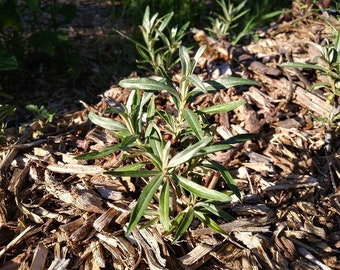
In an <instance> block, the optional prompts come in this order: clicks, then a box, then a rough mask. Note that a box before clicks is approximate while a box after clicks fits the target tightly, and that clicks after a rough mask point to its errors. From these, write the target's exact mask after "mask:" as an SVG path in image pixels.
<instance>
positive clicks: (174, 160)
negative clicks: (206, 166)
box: [168, 137, 213, 168]
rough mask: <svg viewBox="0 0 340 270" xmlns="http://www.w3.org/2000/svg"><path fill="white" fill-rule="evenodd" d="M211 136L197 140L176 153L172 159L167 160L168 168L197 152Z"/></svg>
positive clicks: (208, 141)
mask: <svg viewBox="0 0 340 270" xmlns="http://www.w3.org/2000/svg"><path fill="white" fill-rule="evenodd" d="M212 139H213V138H212V137H206V138H203V139H202V140H200V141H199V142H197V143H195V144H193V145H191V146H189V147H187V148H186V149H184V150H183V151H181V152H179V153H178V154H176V155H175V156H174V157H172V159H171V160H170V161H169V164H168V166H169V168H172V167H176V166H178V165H180V164H182V163H184V162H186V161H188V160H189V159H191V158H192V157H194V156H195V155H196V153H197V152H199V151H200V150H201V149H202V148H203V147H205V146H206V145H208V144H209V143H210V142H211V141H212Z"/></svg>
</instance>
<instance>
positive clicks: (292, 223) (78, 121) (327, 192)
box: [0, 19, 340, 270]
mask: <svg viewBox="0 0 340 270" xmlns="http://www.w3.org/2000/svg"><path fill="white" fill-rule="evenodd" d="M258 35H259V40H258V41H257V42H256V43H252V44H250V45H248V46H244V47H237V46H232V45H231V44H229V43H227V42H217V41H214V40H212V39H211V38H210V37H208V36H206V34H205V33H204V32H201V31H197V32H195V38H196V40H197V41H198V43H199V44H201V45H202V44H205V45H208V50H207V52H206V53H205V55H204V57H203V58H202V61H201V62H200V64H199V65H200V69H199V70H198V72H199V73H200V75H201V76H202V77H204V78H217V77H219V76H228V75H230V74H232V75H234V76H242V77H244V78H250V79H253V80H255V81H257V82H258V83H259V85H260V86H259V87H249V88H248V87H247V88H243V87H241V88H232V89H226V90H224V91H220V92H218V93H216V94H214V95H213V94H208V95H206V96H204V97H202V98H201V99H199V100H197V101H196V102H195V103H194V104H192V106H193V107H204V106H207V105H211V104H214V103H223V102H228V101H230V100H236V99H240V98H243V99H244V100H246V101H247V104H246V105H244V106H242V107H240V108H238V109H237V110H235V111H234V112H233V113H229V114H221V115H218V116H217V117H216V119H215V122H216V124H217V125H218V126H219V129H218V131H219V132H220V134H223V132H229V133H231V134H240V133H258V137H257V138H256V139H253V140H251V141H248V142H246V143H244V144H240V145H237V146H236V147H235V149H234V150H232V151H230V152H227V153H225V154H223V155H219V156H217V157H216V159H217V160H218V161H219V162H221V163H222V164H224V165H225V166H227V167H228V169H229V170H230V172H231V173H232V174H233V175H234V177H235V181H236V182H237V184H238V186H239V188H240V191H241V192H242V194H243V202H242V203H240V202H237V201H235V202H232V203H231V204H230V205H227V206H225V208H226V209H227V210H228V212H229V213H230V214H232V215H233V216H234V217H235V218H236V219H235V220H234V221H232V222H229V223H225V222H224V221H222V220H219V223H220V225H221V227H222V228H223V229H224V230H225V231H227V232H228V233H229V235H228V237H222V236H221V235H217V234H215V233H214V232H213V231H212V230H211V229H209V228H206V227H204V226H203V225H202V224H200V223H198V222H194V223H193V225H192V226H191V228H190V230H189V231H188V232H187V233H186V234H185V236H184V238H183V239H181V241H179V242H178V243H177V244H172V243H171V241H170V239H168V238H167V237H164V236H163V235H162V231H161V229H160V228H159V227H157V226H152V227H148V228H146V229H138V228H137V229H135V230H134V231H133V233H132V235H131V236H130V237H125V235H124V232H125V229H126V224H127V222H128V220H129V215H130V212H129V209H130V208H131V207H133V205H134V202H135V199H136V198H138V195H139V193H140V188H141V187H140V185H141V184H140V183H138V182H137V181H135V179H129V178H113V177H110V176H109V175H105V174H103V172H104V171H105V170H108V169H112V168H116V167H119V166H120V164H121V163H122V157H121V156H120V155H114V154H113V155H110V156H109V157H106V158H101V159H98V160H95V161H91V162H85V161H78V160H75V159H74V157H76V156H77V155H79V154H81V153H86V152H90V151H93V150H99V149H101V148H103V147H104V146H107V145H111V144H114V143H115V142H116V138H115V137H114V136H112V134H111V133H110V132H109V131H107V130H103V129H101V128H98V127H95V126H93V125H92V124H91V122H90V121H89V120H88V118H87V115H88V112H89V111H93V112H95V113H98V114H102V112H103V110H104V109H105V108H107V106H108V105H107V103H106V100H107V99H108V98H111V99H115V100H116V101H118V102H125V100H126V97H127V95H128V94H129V90H125V89H121V88H120V87H118V86H112V87H111V88H110V89H109V90H108V91H106V92H105V93H104V94H103V98H102V101H101V102H99V103H98V104H96V105H88V104H85V103H83V105H84V110H81V111H78V112H74V113H70V114H62V115H57V116H56V117H55V119H54V122H53V123H50V124H45V123H43V122H40V121H36V122H33V123H32V124H31V125H29V126H27V127H25V128H24V129H23V130H14V129H12V130H7V137H6V139H7V141H6V142H4V143H2V145H1V148H0V170H1V176H0V177H1V178H0V259H1V260H0V269H100V268H102V269H324V270H326V269H340V259H339V258H340V190H339V187H340V171H339V168H340V161H339V155H340V152H339V149H340V148H339V146H340V145H339V141H337V138H336V137H335V138H334V140H333V141H331V142H326V141H325V133H326V130H325V128H324V126H323V125H320V123H318V122H317V121H316V120H315V118H314V115H316V116H323V115H327V114H329V113H330V111H331V110H332V107H331V105H328V104H327V103H326V102H325V96H324V95H323V93H322V92H321V93H318V92H307V91H306V88H307V87H308V85H310V83H312V82H313V80H315V79H316V78H315V74H313V73H311V72H309V73H308V72H307V71H304V72H302V71H298V70H286V69H285V70H283V69H281V68H280V67H279V64H281V63H283V62H286V61H290V59H293V60H294V61H303V62H305V61H310V60H312V59H314V57H315V56H316V55H315V53H316V52H315V50H313V49H312V47H311V46H308V45H307V44H306V43H304V42H303V41H307V40H309V41H313V42H317V43H322V42H323V41H324V40H325V38H328V39H329V38H330V33H329V29H328V27H327V24H326V23H325V22H324V21H323V20H313V24H312V25H311V24H309V23H308V21H307V20H303V19H301V20H294V21H289V22H282V23H280V24H278V25H275V26H274V27H272V28H270V29H268V30H267V31H266V32H259V33H258ZM174 80H176V75H174ZM159 98H160V99H161V98H164V97H159ZM163 104H167V102H163ZM164 106H166V105H164ZM325 146H327V147H325ZM327 149H328V150H327ZM217 186H218V185H217Z"/></svg>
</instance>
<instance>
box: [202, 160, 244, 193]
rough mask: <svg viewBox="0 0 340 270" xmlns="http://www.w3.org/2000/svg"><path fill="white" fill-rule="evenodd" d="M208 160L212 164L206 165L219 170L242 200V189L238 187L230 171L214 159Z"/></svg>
mask: <svg viewBox="0 0 340 270" xmlns="http://www.w3.org/2000/svg"><path fill="white" fill-rule="evenodd" d="M207 161H208V163H210V165H209V164H204V166H205V167H208V168H210V169H213V170H217V171H218V172H219V173H220V174H221V176H222V177H223V179H224V181H225V182H226V183H227V185H228V186H229V188H230V189H231V191H232V192H233V193H234V194H235V195H236V196H237V197H238V198H239V199H240V200H241V194H240V191H239V190H238V187H237V186H236V184H235V182H234V179H233V177H232V176H231V174H230V172H229V171H228V170H227V169H226V167H224V166H223V165H221V164H220V163H218V162H217V161H215V160H212V159H208V160H207Z"/></svg>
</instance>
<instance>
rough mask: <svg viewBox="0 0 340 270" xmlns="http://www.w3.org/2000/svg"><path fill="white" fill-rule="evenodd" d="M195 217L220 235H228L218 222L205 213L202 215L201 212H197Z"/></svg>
mask: <svg viewBox="0 0 340 270" xmlns="http://www.w3.org/2000/svg"><path fill="white" fill-rule="evenodd" d="M195 215H196V216H197V217H198V218H199V219H200V220H201V221H202V222H203V223H204V224H205V225H207V226H208V227H209V228H211V229H212V230H213V231H215V232H217V233H220V234H222V235H228V234H227V233H226V232H225V231H224V230H223V229H222V228H221V227H220V226H219V225H218V224H217V222H216V221H214V220H213V219H212V218H210V217H209V216H208V215H206V214H205V213H202V212H200V211H197V210H196V211H195Z"/></svg>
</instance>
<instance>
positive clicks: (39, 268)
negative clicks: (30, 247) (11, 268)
mask: <svg viewBox="0 0 340 270" xmlns="http://www.w3.org/2000/svg"><path fill="white" fill-rule="evenodd" d="M47 255H48V249H47V248H46V246H45V245H44V244H42V243H39V244H38V245H37V247H36V249H35V251H34V255H33V259H32V263H31V267H30V269H31V270H43V269H44V266H45V263H46V259H47Z"/></svg>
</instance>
